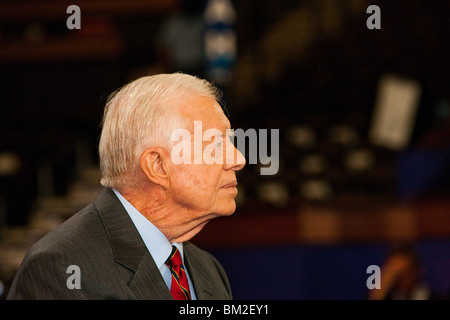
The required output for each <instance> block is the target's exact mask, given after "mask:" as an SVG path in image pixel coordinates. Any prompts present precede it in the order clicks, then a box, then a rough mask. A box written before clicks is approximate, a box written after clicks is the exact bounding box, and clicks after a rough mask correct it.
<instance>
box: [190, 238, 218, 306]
mask: <svg viewBox="0 0 450 320" xmlns="http://www.w3.org/2000/svg"><path fill="white" fill-rule="evenodd" d="M183 246H184V250H185V254H184V260H185V263H186V267H187V269H188V272H189V276H190V277H191V281H192V283H193V285H194V288H195V294H196V295H197V299H198V300H214V299H217V297H216V295H215V292H216V290H214V286H213V284H212V283H211V281H210V280H209V279H208V278H207V276H206V275H207V274H208V273H207V272H206V270H204V266H203V263H202V262H201V261H198V259H197V255H195V254H192V252H191V250H190V249H191V247H190V243H189V242H185V243H184V245H183ZM189 253H191V254H189Z"/></svg>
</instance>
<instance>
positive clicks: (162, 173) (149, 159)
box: [139, 147, 169, 188]
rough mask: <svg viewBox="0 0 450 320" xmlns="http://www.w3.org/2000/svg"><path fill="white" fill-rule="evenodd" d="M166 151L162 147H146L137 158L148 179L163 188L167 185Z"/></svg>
mask: <svg viewBox="0 0 450 320" xmlns="http://www.w3.org/2000/svg"><path fill="white" fill-rule="evenodd" d="M167 160H168V157H167V151H166V150H165V149H163V148H159V147H157V148H149V149H146V150H145V151H144V152H143V153H142V154H141V157H140V158H139V166H140V167H141V170H142V172H143V173H144V174H145V176H146V177H147V179H148V180H150V181H151V182H153V183H154V184H157V185H160V186H162V187H163V188H167V187H168V186H169V174H168V170H167V169H168V166H167Z"/></svg>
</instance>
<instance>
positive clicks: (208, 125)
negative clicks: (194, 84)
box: [168, 97, 245, 220]
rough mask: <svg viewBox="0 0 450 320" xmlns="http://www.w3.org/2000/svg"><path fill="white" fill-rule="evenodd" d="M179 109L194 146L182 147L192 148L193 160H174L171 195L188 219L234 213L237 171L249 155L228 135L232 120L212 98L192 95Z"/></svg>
mask: <svg viewBox="0 0 450 320" xmlns="http://www.w3.org/2000/svg"><path fill="white" fill-rule="evenodd" d="M178 110H179V111H180V112H181V114H182V116H184V118H185V120H186V123H187V127H186V129H187V130H188V131H189V133H190V141H189V143H188V144H187V145H189V144H190V148H187V149H186V148H185V149H183V150H182V153H184V152H188V153H189V149H190V155H189V157H188V158H190V161H183V162H182V163H179V164H176V163H173V162H172V163H171V164H170V167H171V170H170V172H171V174H170V176H169V180H170V188H169V190H168V192H169V194H170V197H171V198H172V199H173V201H174V202H175V203H176V204H177V205H178V206H181V207H182V208H184V209H187V214H188V216H187V219H193V220H194V219H198V218H203V217H206V216H209V215H210V214H213V216H222V215H231V214H232V213H233V212H234V211H235V209H236V203H235V201H234V198H235V197H236V195H237V189H236V185H237V180H236V171H238V170H241V169H242V168H243V167H244V165H245V159H244V157H243V155H242V154H241V153H240V152H239V151H238V150H237V149H236V148H235V147H234V145H233V144H232V142H231V141H230V140H229V138H228V137H227V136H226V134H227V133H229V131H228V132H227V129H228V130H229V129H230V122H229V121H228V119H227V118H226V116H225V114H224V113H223V111H222V109H221V108H220V106H219V104H218V103H217V102H216V101H214V100H213V99H211V98H205V97H201V98H194V99H191V100H189V101H187V102H186V103H184V104H182V105H181V106H180V107H179V109H178ZM200 127H201V130H200ZM208 129H212V130H209V133H212V135H208V134H207V135H205V137H207V136H208V138H207V139H210V140H207V141H203V140H204V139H203V137H204V133H205V132H207V130H208ZM199 133H201V136H200V135H199ZM195 140H196V141H195ZM227 148H228V150H227ZM194 156H195V157H196V158H194ZM199 157H200V158H199ZM212 157H213V158H214V159H215V161H211V159H212ZM208 160H209V161H208Z"/></svg>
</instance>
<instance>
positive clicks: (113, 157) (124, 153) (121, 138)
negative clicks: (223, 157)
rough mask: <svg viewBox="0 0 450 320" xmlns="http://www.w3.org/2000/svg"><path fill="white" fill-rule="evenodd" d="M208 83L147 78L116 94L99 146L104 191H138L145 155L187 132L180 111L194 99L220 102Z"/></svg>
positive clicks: (163, 76)
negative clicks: (177, 133)
mask: <svg viewBox="0 0 450 320" xmlns="http://www.w3.org/2000/svg"><path fill="white" fill-rule="evenodd" d="M220 95H221V94H220V91H219V90H218V89H217V88H216V87H215V86H214V85H212V84H211V83H210V82H208V81H206V80H202V79H199V78H197V77H194V76H191V75H187V74H183V73H172V74H159V75H154V76H147V77H142V78H139V79H137V80H134V81H133V82H131V83H129V84H127V85H125V86H124V87H122V88H121V89H119V90H117V91H115V92H113V93H112V94H111V95H110V96H109V98H108V100H107V102H106V106H105V112H104V116H103V121H102V132H101V136H100V143H99V156H100V169H101V180H100V183H101V184H102V185H103V186H105V187H110V188H120V187H121V186H125V185H126V186H132V187H133V186H136V185H137V183H138V178H137V170H136V169H137V167H138V166H139V158H140V156H141V154H142V152H143V151H144V150H146V149H147V148H149V147H152V146H159V147H164V148H168V147H170V145H171V141H170V138H171V133H172V131H173V130H175V129H177V128H181V127H184V126H183V123H184V122H185V119H184V118H183V117H182V116H181V114H180V113H179V112H178V108H177V107H178V106H179V105H180V104H182V103H183V102H184V101H186V100H187V99H190V98H193V97H211V98H212V99H214V100H216V101H219V100H220Z"/></svg>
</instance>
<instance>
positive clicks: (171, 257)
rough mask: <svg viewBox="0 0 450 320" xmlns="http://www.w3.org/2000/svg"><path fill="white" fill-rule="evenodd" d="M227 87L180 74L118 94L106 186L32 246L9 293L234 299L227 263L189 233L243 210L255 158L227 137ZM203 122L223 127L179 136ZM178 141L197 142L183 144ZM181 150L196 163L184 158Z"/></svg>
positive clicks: (105, 147)
mask: <svg viewBox="0 0 450 320" xmlns="http://www.w3.org/2000/svg"><path fill="white" fill-rule="evenodd" d="M218 93H219V92H218V90H217V89H216V88H215V87H214V86H213V85H211V84H210V83H209V82H207V81H205V80H201V79H198V78H196V77H193V76H190V75H186V74H181V73H174V74H161V75H155V76H149V77H143V78H140V79H138V80H135V81H133V82H131V83H129V84H127V85H126V86H124V87H123V88H122V89H120V90H118V91H116V92H115V93H114V94H112V95H111V97H110V98H109V99H108V102H107V104H106V108H105V114H104V119H103V128H102V133H101V139H100V145H99V154H100V168H101V172H102V178H101V184H102V185H103V186H104V189H103V190H102V191H101V192H100V193H99V195H98V196H97V197H96V199H95V200H94V201H93V203H92V204H90V205H89V206H87V207H86V208H84V209H83V210H81V211H80V212H78V213H76V214H75V215H73V216H72V217H71V218H70V219H68V220H67V221H66V222H65V223H63V224H62V225H60V226H59V227H57V228H56V229H55V230H53V231H52V232H50V233H49V234H47V235H46V236H45V237H43V238H42V239H41V240H39V241H38V242H37V243H36V244H35V245H33V246H32V248H31V249H30V250H29V252H28V253H27V255H26V256H25V258H24V260H23V262H22V265H21V267H20V269H19V270H18V272H17V275H16V277H15V279H14V282H13V284H12V286H11V289H10V292H9V295H8V299H178V300H181V299H231V298H232V294H231V289H230V285H229V281H228V278H227V276H226V274H225V271H224V270H223V268H222V266H221V265H220V263H219V262H218V261H217V260H216V259H215V258H214V257H213V256H212V255H211V254H209V253H207V252H205V251H203V250H201V249H199V248H198V247H196V246H195V245H193V244H192V243H190V242H189V241H188V240H189V239H191V238H192V237H194V236H195V235H196V234H197V233H198V232H199V231H200V230H201V229H202V228H203V227H204V226H205V225H206V224H207V223H208V221H210V220H211V219H214V218H216V217H220V216H228V215H231V214H233V212H234V211H235V209H236V205H235V201H234V198H235V196H236V194H237V189H236V185H237V181H236V171H237V170H240V169H242V168H243V167H244V165H245V159H244V157H243V155H242V154H241V153H240V152H239V151H238V150H237V149H236V148H235V147H234V145H233V144H232V143H231V142H230V140H229V139H226V134H227V132H228V131H229V129H230V123H229V121H228V119H227V118H226V116H225V115H224V113H223V111H222V109H221V107H220V106H219V104H218V100H219V98H220V95H219V94H218ZM198 123H201V125H202V126H201V128H202V130H203V131H202V133H203V132H206V131H208V130H209V132H216V133H218V134H216V136H214V137H211V139H210V140H209V141H203V139H202V140H201V143H199V142H198V139H197V140H195V139H190V140H191V141H186V140H187V139H188V138H189V137H190V135H185V136H184V138H183V137H181V139H180V137H176V135H174V134H173V133H174V132H176V130H177V129H183V130H185V131H186V132H189V133H192V134H193V135H195V134H196V133H198V132H195V131H196V126H195V124H198ZM211 130H213V131H211ZM224 137H225V138H224ZM212 138H214V140H213V139H212ZM177 139H178V140H177ZM181 140H183V141H181ZM211 141H212V142H211ZM175 143H177V146H179V144H180V143H184V144H183V145H184V146H189V147H192V148H187V147H186V148H181V149H180V148H178V149H177V152H173V150H174V145H175ZM212 144H214V145H213V146H214V148H213V150H212V151H211V150H210V149H211V147H210V146H211V145H212ZM208 147H209V152H204V151H205V150H206V148H208ZM230 150H231V152H230ZM192 151H194V152H192ZM196 151H197V153H196ZM194 154H201V155H202V161H200V162H198V161H195V160H196V159H194V157H193V156H194ZM180 156H182V157H183V159H184V160H192V161H181V162H180V161H174V159H175V158H176V159H177V160H179V157H180ZM203 156H206V157H208V156H209V157H212V158H213V160H214V161H211V159H208V161H203V160H206V159H203ZM219 160H220V161H219Z"/></svg>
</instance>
